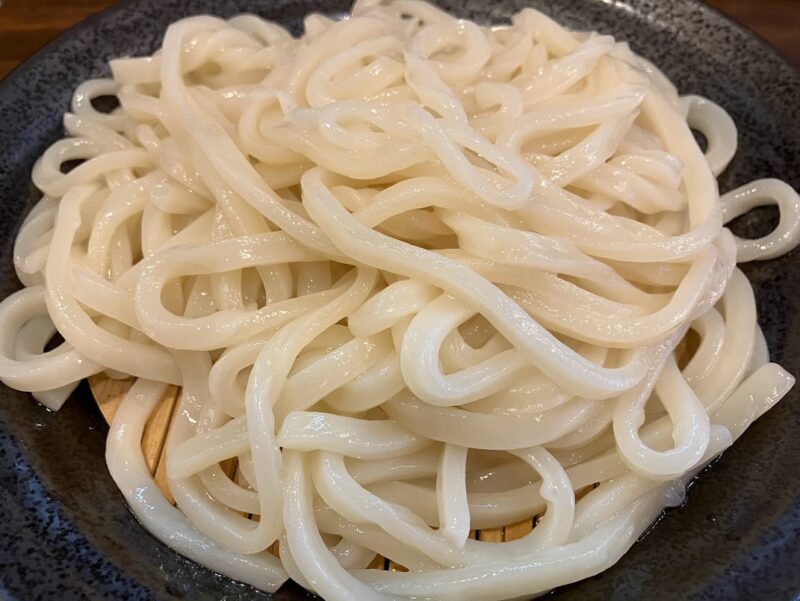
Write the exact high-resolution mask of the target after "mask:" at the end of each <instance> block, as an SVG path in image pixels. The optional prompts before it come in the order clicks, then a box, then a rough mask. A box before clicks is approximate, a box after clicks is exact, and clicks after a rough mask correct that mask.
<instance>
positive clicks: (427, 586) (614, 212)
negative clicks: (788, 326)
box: [0, 0, 800, 601]
mask: <svg viewBox="0 0 800 601" xmlns="http://www.w3.org/2000/svg"><path fill="white" fill-rule="evenodd" d="M304 26H305V32H304V34H303V35H302V36H301V37H292V36H291V35H290V34H289V33H288V32H287V31H286V30H285V29H283V28H282V27H280V26H278V25H276V24H274V23H270V22H268V21H264V20H262V19H260V18H258V17H256V16H252V15H242V16H237V17H235V18H232V19H229V20H223V19H219V18H214V17H210V16H198V17H191V18H187V19H184V20H181V21H179V22H176V23H174V24H173V25H171V26H170V27H169V29H168V30H167V32H166V35H165V37H164V41H163V46H162V48H161V50H160V51H159V52H157V53H156V54H154V55H153V56H149V57H143V58H121V59H118V60H114V61H112V62H111V70H112V73H113V79H100V80H92V81H88V82H86V83H84V84H82V85H81V86H80V87H79V88H78V89H77V91H76V92H75V95H74V97H73V102H72V107H71V111H70V112H69V113H67V114H66V115H65V117H64V126H65V128H66V131H67V133H68V137H66V138H64V139H63V140H60V141H58V142H56V143H55V144H53V145H52V146H51V147H50V148H49V149H48V150H47V151H46V152H45V153H44V155H43V156H42V157H41V159H40V160H39V161H38V162H37V163H36V166H35V168H34V170H33V181H34V183H35V185H36V187H37V188H38V189H39V190H41V191H42V194H43V196H42V198H41V200H40V201H39V202H38V203H37V204H36V206H35V207H34V208H33V209H32V210H31V212H30V214H29V215H28V217H27V219H26V220H25V222H24V224H23V226H22V229H21V230H20V232H19V236H18V238H17V241H16V246H15V251H14V260H15V266H16V270H17V273H18V275H19V278H20V280H21V281H22V282H23V284H24V285H25V287H24V288H22V289H21V290H20V291H19V292H17V293H15V294H13V295H12V296H10V297H9V298H7V299H6V300H5V301H3V303H2V304H1V305H0V344H1V345H2V351H1V352H0V355H1V357H0V377H2V380H3V382H5V383H6V384H7V385H9V386H12V387H14V388H17V389H20V390H25V391H30V392H32V393H33V394H34V396H35V397H36V398H37V399H38V400H39V401H40V402H41V403H43V404H44V405H46V406H47V407H49V408H51V409H53V410H56V409H58V408H59V407H60V406H61V404H62V403H63V402H64V401H65V399H66V398H67V397H68V396H69V395H70V393H71V391H72V390H73V389H74V387H75V386H76V385H77V383H78V382H80V381H81V380H82V379H84V378H86V377H88V376H90V375H92V374H97V373H100V372H104V373H106V374H107V375H108V376H109V377H111V378H127V377H132V378H135V379H136V381H135V384H134V385H133V387H132V388H131V390H130V392H129V393H128V394H127V396H126V397H125V399H124V401H123V402H122V405H121V407H120V408H119V410H118V412H117V414H116V416H115V418H114V420H113V423H112V424H111V430H110V433H109V436H108V445H107V454H106V458H107V462H108V467H109V469H110V471H111V474H112V476H113V478H114V480H115V481H116V483H117V484H118V486H119V488H120V490H121V491H122V493H123V494H124V495H125V498H126V499H127V501H128V503H129V504H130V506H131V508H132V509H133V511H134V512H135V514H136V516H137V517H138V519H139V520H140V521H141V522H142V524H143V525H144V526H145V527H146V528H147V529H148V530H149V531H150V532H151V533H152V534H153V535H154V536H156V537H157V538H159V539H160V540H161V541H163V542H165V543H166V544H167V545H169V546H171V547H173V548H174V549H176V550H177V551H178V552H180V553H182V554H183V555H185V556H187V557H189V558H191V559H193V560H195V561H197V562H199V563H201V564H203V565H205V566H208V567H209V568H211V569H212V570H216V571H218V572H221V573H223V574H226V575H228V576H230V577H231V578H234V579H236V580H239V581H241V582H245V583H249V584H251V585H253V586H255V587H257V588H259V589H262V590H265V591H274V590H276V589H277V588H279V587H280V586H281V585H282V584H283V583H284V582H285V581H286V580H287V579H289V578H292V579H294V580H295V581H297V582H298V583H300V584H301V585H302V586H304V587H306V588H307V589H309V590H312V591H314V592H316V593H317V594H319V595H320V596H322V597H323V598H325V599H328V600H344V599H353V600H359V601H365V600H372V599H400V598H409V597H414V598H431V599H453V600H462V599H475V600H477V599H509V598H514V597H519V596H523V595H533V594H536V593H541V592H544V591H547V590H549V589H552V588H554V587H557V586H559V585H562V584H565V583H568V582H573V581H576V580H579V579H582V578H585V577H588V576H591V575H593V574H596V573H598V572H600V571H602V570H604V569H605V568H607V567H609V566H610V565H612V564H614V563H615V562H616V561H617V560H618V559H619V558H620V556H621V555H622V554H623V553H624V552H625V551H626V550H627V549H628V548H629V547H630V546H631V545H632V544H633V542H634V541H635V540H636V538H637V537H638V536H639V535H640V534H641V533H642V532H643V530H644V529H645V528H647V527H648V525H650V524H651V523H652V522H653V521H654V520H655V519H656V518H657V516H658V515H659V514H660V512H661V511H662V510H663V508H664V507H666V506H670V505H674V504H676V503H679V502H680V500H681V499H682V495H683V491H684V489H685V486H686V483H687V481H688V480H689V479H690V478H691V477H692V476H693V475H694V474H695V473H696V472H697V471H698V470H699V469H701V468H702V467H703V466H704V465H706V464H707V463H708V462H709V461H710V460H711V459H713V458H714V457H715V456H716V455H718V454H719V453H720V452H721V451H722V450H723V449H725V448H726V447H728V446H729V445H730V444H731V443H732V442H733V441H734V440H736V438H738V437H739V436H740V435H741V434H742V432H743V431H744V430H745V429H746V428H747V427H748V426H749V425H750V424H751V423H752V422H753V421H754V420H755V419H757V418H758V417H759V416H760V415H761V414H762V413H764V412H765V411H767V410H768V409H769V408H770V407H772V406H773V405H774V404H775V403H776V402H777V401H779V400H780V399H781V397H783V396H784V395H785V394H786V392H787V391H788V390H789V388H790V387H791V386H792V384H793V382H794V379H793V378H792V376H790V375H789V374H788V373H787V372H786V371H784V370H783V369H782V368H781V367H780V366H778V365H776V364H774V363H770V361H769V356H768V351H767V348H766V343H765V340H764V336H763V334H762V332H761V329H760V328H759V325H758V323H757V320H756V307H755V303H754V297H753V292H752V290H751V287H750V285H749V283H748V281H747V279H746V278H745V276H744V275H743V274H742V273H741V272H740V271H739V270H738V269H737V268H736V262H737V260H738V261H751V260H759V259H769V258H772V257H775V256H778V255H780V254H782V253H785V252H787V251H788V250H790V249H791V248H793V247H794V246H795V245H796V244H797V242H798V231H799V230H800V227H799V224H800V219H799V218H800V202H799V201H798V196H797V194H796V193H795V192H794V191H793V190H792V189H791V188H790V187H789V186H787V185H786V184H784V183H782V182H780V181H778V180H774V179H765V180H759V181H756V182H753V183H751V184H747V185H746V186H744V187H742V188H739V189H737V190H733V191H730V192H728V193H726V194H723V195H722V196H720V195H719V193H718V191H717V183H716V179H715V176H716V175H719V173H720V172H721V171H722V170H723V169H725V167H726V165H727V164H728V162H729V161H730V160H731V157H732V156H733V154H734V152H735V150H736V129H735V126H734V124H733V122H732V120H731V118H730V117H729V116H728V115H727V113H725V111H724V110H722V109H721V108H720V107H718V106H717V105H716V104H714V103H713V102H711V101H709V100H705V99H703V98H700V97H696V96H679V95H678V93H677V92H676V90H675V88H674V87H673V85H672V84H671V83H670V82H669V81H668V80H667V78H666V77H665V76H664V75H663V74H661V73H660V72H659V71H658V70H657V69H656V68H655V67H654V66H653V65H651V64H650V63H649V62H647V61H646V60H644V59H643V58H641V57H639V56H637V55H635V54H634V53H632V52H631V50H630V49H629V48H628V46H627V45H626V44H624V43H620V42H617V41H615V40H614V39H613V38H612V37H610V36H607V35H600V34H596V33H577V32H571V31H568V30H567V29H564V28H563V27H561V26H559V25H558V24H557V23H555V22H553V21H552V20H550V19H549V18H548V17H546V16H545V15H543V14H541V13H539V12H537V11H535V10H531V9H525V10H523V11H522V12H520V13H519V14H517V15H516V16H514V17H513V19H512V20H511V23H510V24H509V25H501V26H496V27H485V26H479V25H477V24H475V23H473V22H470V21H465V20H459V19H456V18H454V17H452V16H449V15H447V14H445V13H443V12H441V11H440V10H439V9H437V8H435V7H433V6H430V5H428V4H424V3H421V2H417V1H416V0H396V1H394V2H391V3H377V2H372V1H368V2H363V3H359V4H357V5H356V6H355V7H354V9H353V12H352V14H351V15H350V16H349V17H348V18H345V19H343V20H339V21H336V20H332V19H329V18H327V17H325V16H322V15H319V14H312V15H309V16H308V17H306V18H305V21H304ZM104 96H114V97H116V98H117V99H118V101H119V103H120V106H119V107H118V108H116V109H114V110H112V111H111V112H102V111H100V110H99V109H97V108H96V104H97V100H98V98H100V97H104ZM692 129H694V130H696V131H699V132H700V133H702V134H703V135H704V137H705V138H706V140H707V149H706V150H705V152H704V151H702V150H701V149H700V147H699V146H698V143H697V142H696V141H695V138H694V136H693V133H692ZM76 164H77V165H76ZM69 167H72V169H71V170H70V169H69ZM768 204H772V205H777V206H778V207H779V209H780V223H779V225H778V227H777V228H776V229H775V230H774V231H773V232H771V233H770V234H768V235H766V236H765V237H763V238H759V239H757V240H744V239H738V238H736V237H735V236H733V235H732V234H731V232H730V231H729V230H728V229H726V228H725V227H724V223H726V222H728V221H730V220H731V219H733V218H735V217H737V216H739V215H742V214H744V213H745V212H747V211H748V210H750V209H751V208H753V207H755V206H760V205H768ZM56 332H57V333H58V334H60V336H61V337H62V338H63V342H61V343H60V344H57V345H56V346H55V347H54V348H52V349H51V350H45V348H46V347H47V345H48V341H49V340H50V339H51V338H52V337H53V336H54V335H55V334H56ZM47 348H49V347H47ZM168 385H177V386H180V387H181V390H182V392H181V396H180V399H179V405H178V407H177V409H176V411H175V414H174V419H173V423H172V426H171V428H170V431H169V435H168V438H167V440H166V461H167V477H168V483H169V491H170V492H171V494H172V496H173V497H174V499H175V502H176V506H173V505H172V504H171V503H170V502H169V501H168V500H167V498H166V497H165V496H164V495H163V494H162V492H161V491H160V490H159V489H158V487H157V486H156V485H155V483H154V481H153V478H152V476H151V475H150V472H149V470H148V469H147V467H146V465H145V462H144V459H143V456H142V451H141V439H142V434H143V430H144V427H145V424H146V422H147V420H148V418H149V416H150V414H151V412H152V411H153V408H154V407H155V406H156V403H157V402H158V400H159V399H160V398H161V396H162V394H163V393H164V390H165V388H166V387H167V386H168ZM232 458H236V460H237V461H238V466H239V469H238V476H237V477H236V478H231V477H230V475H229V474H228V473H227V472H225V471H224V470H223V469H222V467H221V465H222V464H223V463H225V462H226V461H228V460H230V459H232ZM534 516H538V519H537V520H536V522H535V527H533V528H532V529H530V532H528V533H527V534H525V535H524V536H522V537H521V538H518V539H517V540H508V541H505V542H501V543H491V542H487V541H482V540H475V539H473V538H470V536H469V534H470V531H474V530H476V529H477V530H479V529H487V528H497V527H501V526H506V525H509V524H513V523H515V522H518V521H520V520H524V519H530V518H532V517H534ZM253 518H255V519H253ZM276 541H278V545H277V549H278V551H277V553H278V555H279V557H278V556H276V555H275V554H271V553H269V552H268V549H269V548H270V547H272V548H273V549H274V548H275V547H274V545H273V544H274V543H275V542H276ZM376 555H381V556H383V557H386V558H388V559H390V560H391V561H393V562H395V563H396V564H398V565H402V566H404V567H405V568H407V569H408V571H400V570H398V571H382V570H375V569H366V568H367V566H368V565H370V563H371V562H372V561H373V559H374V558H375V557H376Z"/></svg>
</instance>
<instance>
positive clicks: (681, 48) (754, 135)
mask: <svg viewBox="0 0 800 601" xmlns="http://www.w3.org/2000/svg"><path fill="white" fill-rule="evenodd" d="M440 4H441V5H443V6H444V7H446V8H448V9H450V10H452V11H454V12H456V13H458V14H461V15H464V16H468V17H470V18H473V19H477V20H479V21H484V22H488V21H498V20H502V19H505V18H507V17H508V16H509V15H511V14H512V13H514V12H516V11H517V10H519V9H521V8H522V7H523V6H527V5H534V6H536V7H537V8H540V9H542V10H544V11H545V12H547V13H548V14H550V15H552V16H553V17H555V18H557V19H558V20H560V21H562V22H564V23H566V24H568V25H570V26H572V27H574V28H582V29H596V30H600V31H603V32H609V33H613V34H614V35H616V36H617V37H619V38H621V39H626V40H629V41H630V42H631V44H632V46H633V48H634V49H635V50H636V51H637V52H639V53H641V54H643V55H644V56H646V57H648V58H650V59H651V60H653V61H654V62H655V63H656V64H658V65H659V66H660V67H661V68H662V69H663V70H664V71H665V72H666V73H667V75H668V76H669V77H670V78H672V80H673V81H675V82H677V84H678V86H679V88H680V89H681V90H682V91H684V92H695V93H699V94H702V95H704V96H707V97H709V98H712V99H714V100H716V101H717V102H719V103H721V104H722V105H723V106H725V107H726V108H727V109H728V110H729V111H730V112H731V114H732V116H733V118H734V119H735V121H736V123H737V125H738V126H739V131H740V150H739V153H738V154H737V156H736V158H735V159H734V161H733V163H732V164H731V166H730V167H729V169H728V171H727V172H726V174H725V175H724V176H723V177H722V180H721V183H720V186H721V188H722V189H723V191H724V190H727V189H730V188H731V187H733V186H736V185H738V184H741V183H744V182H747V181H749V180H751V179H753V178H756V177H763V176H773V175H775V176H780V177H782V178H783V179H785V180H787V181H789V182H790V183H791V184H792V185H793V186H794V187H795V188H800V74H798V72H797V71H796V70H795V69H793V68H792V67H790V66H789V65H788V64H786V63H785V62H784V61H783V60H782V59H781V58H780V57H778V56H777V55H776V54H775V53H774V51H773V50H771V49H770V48H769V47H768V46H767V45H766V44H764V43H763V42H762V41H760V40H759V39H757V38H756V37H754V36H753V35H751V34H749V33H747V32H745V31H743V30H741V29H739V28H738V27H736V26H735V25H733V24H732V23H730V22H729V21H727V20H726V19H724V18H723V17H722V16H720V15H719V14H717V13H715V12H713V11H712V10H710V9H708V8H706V7H704V6H702V5H700V4H696V3H695V2H691V1H687V0H682V1H675V0H671V1H670V2H662V1H659V0H613V1H612V0H532V1H531V2H524V1H520V0H514V1H507V2H491V1H487V0H460V1H459V0H440ZM346 9H347V5H346V0H334V1H330V2H329V1H321V0H263V1H258V0H131V1H127V2H122V3H121V4H119V5H118V6H116V7H114V8H112V9H111V10H109V11H107V12H104V13H102V14H100V15H98V16H96V17H93V18H91V19H89V20H88V21H86V22H84V23H83V24H81V25H79V26H78V27H76V28H74V29H71V30H70V31H68V32H67V33H66V34H64V35H63V36H61V37H60V38H59V39H58V40H56V41H55V42H53V43H52V44H50V45H49V46H47V47H46V48H45V49H44V50H42V51H40V52H39V53H38V54H37V55H36V56H34V57H33V58H32V59H30V60H29V61H28V62H27V63H25V64H24V65H23V66H22V67H20V68H19V69H17V70H16V71H15V72H13V73H12V74H11V75H10V76H8V77H7V78H6V79H5V80H4V81H3V82H2V83H0V200H1V201H2V203H1V204H0V211H2V213H0V249H1V250H2V256H0V297H4V296H5V295H7V294H8V293H10V292H11V291H13V290H15V289H16V288H17V287H19V283H18V282H17V281H16V278H15V276H14V273H13V270H12V268H11V248H12V242H13V237H14V234H15V232H16V229H17V227H18V225H19V223H20V222H21V220H22V217H23V215H24V214H25V212H26V211H27V209H28V208H29V206H30V203H31V199H32V198H33V195H34V191H33V190H32V189H31V185H30V183H29V177H30V170H31V166H32V165H33V162H34V160H35V159H36V157H38V156H39V155H40V154H41V152H42V151H43V150H44V149H45V147H46V146H47V145H48V144H50V143H51V142H53V141H54V140H56V139H58V138H59V137H60V136H61V134H62V126H61V115H62V113H63V112H64V111H65V109H66V108H67V106H68V102H69V98H70V94H71V91H72V90H73V89H74V88H75V87H76V86H77V85H78V84H79V83H80V82H81V81H83V80H85V79H88V78H91V77H96V76H99V75H103V74H105V73H107V67H106V62H107V61H108V59H110V58H112V57H116V56H121V55H136V54H143V53H150V52H152V51H153V50H154V49H155V48H156V47H157V45H158V42H159V40H160V38H161V36H162V34H163V32H164V29H165V28H166V26H167V24H168V23H169V22H171V21H173V20H175V19H177V18H179V17H182V16H186V15H189V14H194V13H200V12H213V13H216V14H218V15H221V16H229V15H232V14H235V13H237V12H241V11H252V12H255V13H258V14H260V15H263V16H265V17H267V18H270V19H275V20H278V21H282V22H284V23H288V24H291V25H293V26H294V27H295V28H296V27H297V26H298V23H299V21H300V18H301V17H302V16H303V15H304V14H306V13H307V12H309V11H311V10H320V11H324V12H328V13H340V12H342V11H344V10H346ZM770 218H771V216H770V215H769V214H768V213H765V212H760V213H758V214H756V215H751V216H749V217H748V218H745V220H744V222H743V223H740V224H739V226H738V227H739V228H740V232H745V231H747V230H750V231H751V232H752V231H756V230H758V229H759V228H763V227H765V226H766V222H768V221H769V220H770ZM745 269H746V271H747V274H748V275H749V276H750V278H751V281H752V282H753V283H754V285H755V289H756V296H757V300H758V307H759V311H760V321H761V324H762V326H763V327H764V331H765V333H766V336H767V340H768V341H769V347H770V350H771V352H772V357H773V359H775V360H777V361H779V362H780V363H782V364H783V365H784V366H785V367H787V368H788V369H789V370H790V371H792V372H793V373H795V374H800V330H799V329H798V327H797V323H796V322H797V313H798V307H800V261H799V260H798V254H797V253H792V254H791V255H789V256H787V257H783V258H781V259H779V260H776V261H771V262H767V263H762V264H759V265H752V266H746V267H745ZM798 397H799V395H798V393H797V390H795V391H793V392H792V393H790V395H789V397H788V398H786V399H785V400H784V401H783V402H782V403H781V404H780V405H778V407H776V408H775V409H774V410H773V411H771V412H769V413H768V414H767V415H766V416H764V418H763V419H761V420H760V421H759V422H758V423H756V424H755V425H754V426H753V427H752V428H751V429H750V430H749V431H748V432H747V433H746V434H745V435H744V436H743V437H742V439H741V440H740V441H739V442H738V443H737V444H736V445H735V446H734V447H733V448H732V449H730V450H729V451H727V452H726V453H725V454H724V456H723V457H722V458H721V459H720V460H719V461H718V462H717V463H716V464H715V465H714V466H713V467H711V468H710V469H708V470H707V471H706V472H705V473H704V474H703V475H702V476H701V477H700V478H699V480H698V481H697V482H696V483H695V484H694V486H693V487H692V488H691V490H690V493H689V497H688V502H687V503H686V504H685V506H684V507H682V508H680V509H677V510H672V511H670V512H669V513H668V514H667V515H666V517H665V518H664V519H662V520H661V522H660V523H659V524H658V526H657V527H656V528H655V529H654V530H653V531H651V532H650V533H649V534H648V535H647V536H646V537H645V538H644V540H642V541H641V542H640V543H638V544H637V545H635V546H634V547H633V549H632V550H631V551H630V552H629V553H628V554H627V555H626V556H625V557H624V558H623V559H622V560H621V561H620V562H619V563H618V564H617V565H616V566H614V567H613V568H612V569H610V570H608V571H607V572H605V573H603V574H601V575H599V576H596V577H595V578H591V579H589V580H586V581H583V582H580V583H578V584H575V585H572V586H569V587H566V588H564V589H562V590H560V591H558V592H557V593H556V598H558V599H560V600H563V599H571V600H577V599H688V598H691V599H787V600H788V599H795V598H798V596H799V595H800V398H798ZM105 434H106V426H105V424H104V422H103V419H102V417H101V416H100V413H99V411H98V410H97V409H96V408H95V406H94V403H93V402H92V398H91V395H90V393H89V390H88V388H87V387H86V386H85V385H84V386H81V387H80V388H79V389H78V390H77V392H76V393H75V394H74V395H73V398H72V399H71V400H70V401H69V402H68V403H67V404H66V406H65V408H64V409H63V410H62V411H61V412H60V413H59V414H57V415H56V414H53V413H50V412H48V411H47V410H45V409H43V408H42V407H40V406H38V405H37V404H35V403H34V402H33V401H32V399H31V398H30V397H29V396H28V395H26V394H23V393H19V392H16V391H13V390H9V389H7V388H5V387H3V386H2V385H0V598H2V599H11V600H20V601H22V600H26V601H27V600H29V599H46V600H50V599H53V600H65V601H66V600H69V599H87V598H88V599H100V598H103V599H155V598H159V599H174V598H185V599H192V600H205V599H227V600H235V599H245V598H246V599H266V598H268V597H269V596H268V595H264V594H263V593H259V592H257V591H255V590H253V589H251V588H249V587H246V586H242V585H239V584H236V583H234V582H231V581H230V580H228V579H227V578H224V577H221V576H218V575H216V574H213V573H212V572H210V571H208V570H206V569H204V568H202V567H200V566H198V565H196V564H194V563H192V562H190V561H188V560H186V559H183V558H182V557H180V556H179V555H177V554H176V553H174V552H173V551H171V550H170V549H168V548H167V547H165V546H164V545H162V544H160V543H159V542H157V541H156V540H155V539H154V538H152V537H151V536H150V535H149V534H148V533H147V532H146V531H145V530H144V529H143V528H142V527H141V526H139V524H138V523H137V522H136V521H135V520H134V518H133V516H132V514H131V513H130V512H129V511H128V509H127V507H126V506H125V503H124V501H123V499H122V495H121V494H120V493H119V492H118V491H117V489H116V488H115V487H114V484H113V482H112V481H111V478H110V477H109V475H108V473H107V471H106V467H105V462H104V459H103V454H104V441H105ZM275 597H276V598H277V599H284V600H290V599H302V598H306V594H305V593H304V592H302V591H301V590H300V589H299V588H297V587H285V588H284V589H283V590H282V591H281V592H280V593H279V594H278V595H276V596H275Z"/></svg>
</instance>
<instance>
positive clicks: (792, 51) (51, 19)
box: [0, 0, 800, 78]
mask: <svg viewBox="0 0 800 601" xmlns="http://www.w3.org/2000/svg"><path fill="white" fill-rule="evenodd" d="M115 3H116V0H0V78H2V77H3V76H4V75H5V74H6V73H8V72H9V71H10V70H11V69H13V68H14V67H15V66H16V65H17V64H18V63H20V62H21V61H23V60H25V59H26V58H27V57H29V56H30V55H31V54H33V53H34V52H35V51H36V50H38V49H39V48H41V47H42V46H44V45H45V44H46V43H47V42H49V41H50V40H52V39H53V38H54V37H56V36H57V35H58V34H59V33H61V32H62V31H64V30H65V29H67V28H68V27H70V26H72V25H74V24H75V23H77V22H78V21H81V20H83V19H84V18H86V17H88V16H89V15H91V14H94V13H96V12H98V11H101V10H103V9H104V8H106V7H108V6H111V5H112V4H115ZM708 3H709V4H711V5H712V6H714V7H715V8H717V9H718V10H720V11H722V12H723V13H725V14H726V15H728V16H729V17H731V18H732V19H734V20H735V21H738V22H739V23H741V24H743V25H745V26H746V27H748V28H749V29H752V30H753V31H755V32H756V33H758V34H759V35H761V36H762V37H763V38H765V39H767V40H768V41H769V42H770V43H771V44H772V45H773V46H775V47H776V48H778V50H780V52H781V53H782V54H783V55H784V56H785V57H787V58H788V59H789V60H791V62H793V63H794V64H795V65H798V66H800V0H709V2H708Z"/></svg>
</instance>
